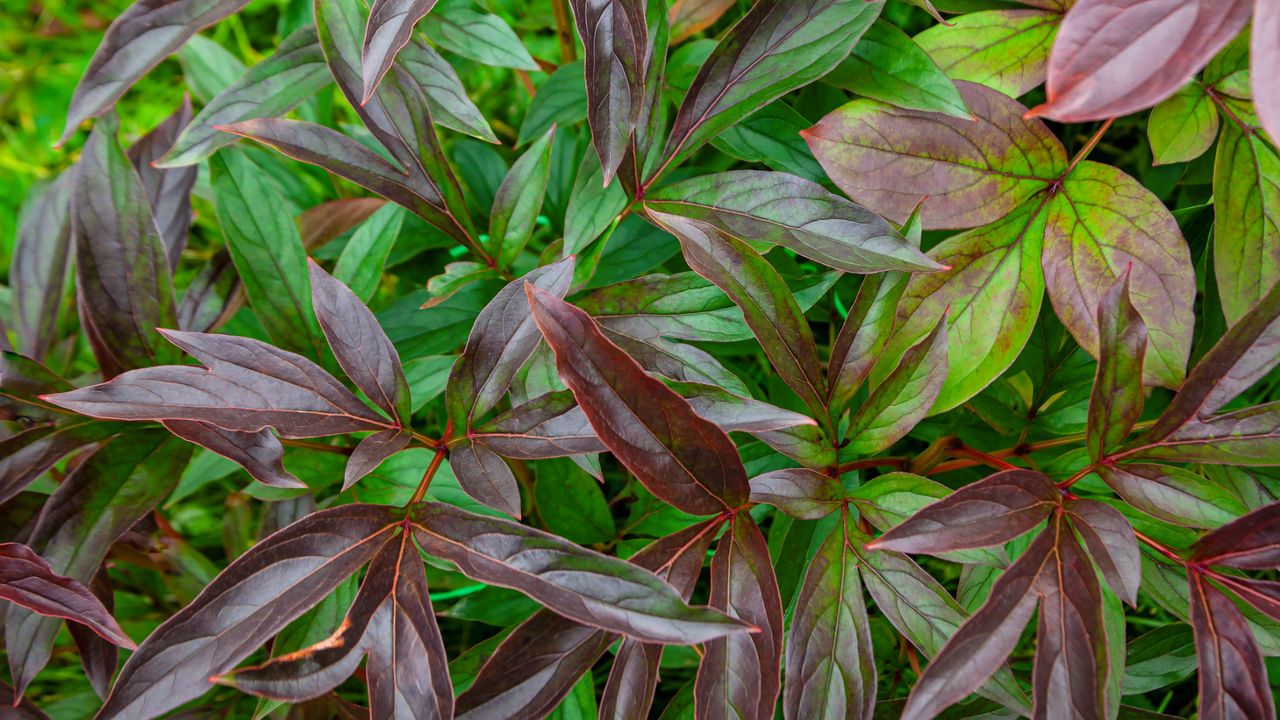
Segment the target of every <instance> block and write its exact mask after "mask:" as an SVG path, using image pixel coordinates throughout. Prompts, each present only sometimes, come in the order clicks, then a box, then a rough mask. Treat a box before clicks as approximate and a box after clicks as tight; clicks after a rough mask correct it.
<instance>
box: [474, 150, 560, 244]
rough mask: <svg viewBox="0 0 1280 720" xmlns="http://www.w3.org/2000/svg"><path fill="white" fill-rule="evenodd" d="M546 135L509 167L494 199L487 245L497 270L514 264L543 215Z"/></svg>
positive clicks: (548, 177)
mask: <svg viewBox="0 0 1280 720" xmlns="http://www.w3.org/2000/svg"><path fill="white" fill-rule="evenodd" d="M553 133H554V130H549V131H547V134H546V135H543V136H542V137H541V138H540V139H539V140H538V141H537V142H535V143H534V144H532V145H530V146H529V148H528V149H527V150H525V151H524V154H523V155H521V156H520V159H519V160H516V162H515V164H514V165H512V166H511V171H510V172H508V173H507V176H506V177H504V178H503V179H502V184H501V185H499V186H498V192H497V194H496V195H494V197H493V209H492V210H491V211H490V212H489V243H490V247H491V248H492V252H493V255H494V257H496V258H497V259H498V266H499V267H507V266H509V265H511V263H513V262H515V259H516V258H517V257H519V255H520V251H521V250H524V246H525V244H526V243H528V242H529V236H530V235H532V234H533V229H534V227H535V226H536V224H537V220H538V214H539V213H540V212H541V211H542V200H543V197H544V196H545V195H546V194H547V183H548V182H549V181H550V180H551V138H552V135H553Z"/></svg>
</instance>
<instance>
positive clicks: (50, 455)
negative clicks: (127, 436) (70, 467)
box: [0, 420, 125, 503]
mask: <svg viewBox="0 0 1280 720" xmlns="http://www.w3.org/2000/svg"><path fill="white" fill-rule="evenodd" d="M123 429H125V427H124V426H122V425H120V424H118V423H104V422H97V421H93V420H73V421H71V422H68V423H65V424H63V425H60V426H57V427H54V426H50V425H41V426H38V427H33V428H30V429H27V430H23V431H22V432H19V433H16V434H14V435H12V436H10V437H7V438H5V439H4V440H0V503H3V502H6V501H8V500H9V499H10V498H12V497H13V496H14V495H17V494H18V493H20V492H22V491H23V490H25V489H26V487H27V486H28V485H30V484H31V483H32V482H34V481H35V480H36V478H38V477H40V476H41V475H43V474H44V473H45V472H46V471H47V470H49V468H51V467H53V466H54V465H55V464H57V462H58V461H59V460H61V459H62V458H64V457H66V456H67V455H69V454H70V453H72V452H74V451H76V450H78V449H80V448H82V447H85V446H87V445H91V444H93V443H96V442H101V441H103V440H106V439H107V438H109V437H111V436H113V435H115V434H116V433H118V432H120V431H121V430H123Z"/></svg>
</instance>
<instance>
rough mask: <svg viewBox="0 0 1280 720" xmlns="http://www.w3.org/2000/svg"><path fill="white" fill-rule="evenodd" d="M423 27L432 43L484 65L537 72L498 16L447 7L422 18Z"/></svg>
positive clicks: (533, 64)
mask: <svg viewBox="0 0 1280 720" xmlns="http://www.w3.org/2000/svg"><path fill="white" fill-rule="evenodd" d="M421 25H422V30H423V32H425V33H426V35H427V37H428V38H430V40H431V42H433V43H435V44H436V45H438V46H440V47H441V48H444V49H445V50H448V51H450V52H455V53H457V54H459V55H461V56H462V57H465V58H470V59H471V60H475V61H476V62H478V63H481V64H483V65H490V66H492V67H508V68H517V69H519V70H537V69H538V63H536V62H534V61H533V58H532V57H531V56H530V55H529V51H528V50H526V49H525V47H524V43H522V42H520V38H519V37H518V36H517V35H516V33H515V31H514V30H512V29H511V26H510V25H508V24H507V23H506V21H504V20H503V19H502V18H500V17H498V16H497V15H492V14H489V13H480V12H476V11H475V10H470V9H467V8H463V7H458V6H449V5H445V6H441V7H438V8H436V9H435V11H434V12H432V13H430V14H429V15H427V16H426V17H425V18H423V20H422V23H421Z"/></svg>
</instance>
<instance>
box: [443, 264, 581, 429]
mask: <svg viewBox="0 0 1280 720" xmlns="http://www.w3.org/2000/svg"><path fill="white" fill-rule="evenodd" d="M573 268H574V259H573V258H572V257H569V258H565V259H564V260H561V261H559V262H557V263H554V264H552V265H547V266H546V267H541V268H537V269H535V270H533V271H532V272H530V273H528V274H527V275H525V276H524V277H522V278H518V279H516V280H513V281H511V282H510V283H508V284H507V286H506V287H504V288H502V289H501V290H499V291H498V294H497V295H495V296H494V297H493V299H492V300H490V301H489V304H488V305H486V306H485V308H484V310H481V311H480V315H479V316H478V317H476V321H475V323H474V324H473V325H472V327H471V335H470V336H469V337H468V338H467V346H466V349H464V350H463V351H462V356H461V357H460V358H458V361H457V362H455V363H454V365H453V371H452V372H451V373H450V374H449V384H448V386H447V387H446V390H445V406H446V407H447V408H448V411H449V419H450V420H452V421H453V424H454V428H455V429H456V430H457V431H458V432H463V431H465V430H467V429H470V427H471V424H472V421H474V420H475V419H477V418H478V417H479V416H481V415H483V414H484V413H486V412H488V411H489V410H491V409H492V408H493V406H494V405H497V404H498V401H499V400H501V399H502V396H503V395H504V394H505V393H506V392H507V388H508V387H510V386H511V380H512V379H513V378H514V377H515V375H516V371H517V370H519V369H520V366H521V365H523V364H524V363H525V361H526V360H528V359H529V356H530V355H532V354H533V351H534V350H535V349H537V347H538V343H539V341H541V339H542V336H541V335H540V334H539V333H538V326H537V324H535V323H534V321H533V316H532V314H531V313H530V311H529V298H528V296H527V294H526V293H525V286H526V284H527V285H532V286H533V287H537V288H541V289H543V290H546V291H548V292H549V293H551V294H553V295H555V296H556V297H564V295H565V293H567V292H569V285H570V283H571V282H572V280H573Z"/></svg>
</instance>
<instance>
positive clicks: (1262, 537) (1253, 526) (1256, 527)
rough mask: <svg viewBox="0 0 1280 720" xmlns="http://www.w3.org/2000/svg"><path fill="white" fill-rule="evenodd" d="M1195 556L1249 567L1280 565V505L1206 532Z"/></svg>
mask: <svg viewBox="0 0 1280 720" xmlns="http://www.w3.org/2000/svg"><path fill="white" fill-rule="evenodd" d="M1192 557H1193V558H1195V559H1196V560H1198V561H1200V562H1203V563H1205V564H1206V565H1226V566H1228V567H1237V568H1243V569H1246V570H1262V569H1267V568H1273V567H1276V566H1277V565H1280V505H1275V504H1272V505H1267V506H1266V507H1263V508H1260V509H1258V510H1255V511H1253V512H1251V513H1249V514H1248V515H1245V516H1244V517H1242V518H1240V519H1238V520H1235V521H1233V522H1231V523H1228V524H1226V525H1223V526H1222V527H1220V528H1218V529H1217V530H1215V531H1213V532H1211V533H1209V534H1207V535H1205V536H1204V537H1202V538H1200V540H1199V541H1198V542H1197V543H1196V544H1195V548H1194V550H1193V552H1192Z"/></svg>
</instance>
